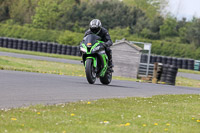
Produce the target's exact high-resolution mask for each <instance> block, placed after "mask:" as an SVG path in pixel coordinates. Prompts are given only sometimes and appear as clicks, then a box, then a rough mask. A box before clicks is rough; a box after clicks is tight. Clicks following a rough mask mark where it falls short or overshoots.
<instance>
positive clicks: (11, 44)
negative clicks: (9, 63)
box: [8, 38, 13, 48]
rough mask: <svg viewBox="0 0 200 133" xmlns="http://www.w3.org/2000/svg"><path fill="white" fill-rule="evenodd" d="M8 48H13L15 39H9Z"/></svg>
mask: <svg viewBox="0 0 200 133" xmlns="http://www.w3.org/2000/svg"><path fill="white" fill-rule="evenodd" d="M8 48H13V39H12V38H8Z"/></svg>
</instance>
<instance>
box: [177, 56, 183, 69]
mask: <svg viewBox="0 0 200 133" xmlns="http://www.w3.org/2000/svg"><path fill="white" fill-rule="evenodd" d="M182 62H183V60H182V59H181V58H178V59H177V67H178V68H182Z"/></svg>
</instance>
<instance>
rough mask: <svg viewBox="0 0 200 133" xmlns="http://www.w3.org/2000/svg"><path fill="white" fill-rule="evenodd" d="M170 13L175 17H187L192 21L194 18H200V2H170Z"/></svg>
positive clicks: (196, 0)
mask: <svg viewBox="0 0 200 133" xmlns="http://www.w3.org/2000/svg"><path fill="white" fill-rule="evenodd" d="M168 11H170V12H171V13H172V14H173V15H174V16H175V17H177V18H178V19H181V18H183V17H186V18H187V20H191V19H192V18H193V16H195V17H199V18H200V0H169V8H168Z"/></svg>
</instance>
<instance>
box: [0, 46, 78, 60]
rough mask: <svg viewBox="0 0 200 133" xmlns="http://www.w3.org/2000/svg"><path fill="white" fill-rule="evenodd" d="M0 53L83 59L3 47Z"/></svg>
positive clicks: (0, 48) (74, 58)
mask: <svg viewBox="0 0 200 133" xmlns="http://www.w3.org/2000/svg"><path fill="white" fill-rule="evenodd" d="M0 51H1V52H10V53H18V54H28V55H37V56H46V57H54V58H62V59H71V60H81V57H78V56H71V55H60V54H49V53H42V52H33V51H26V50H17V49H9V48H2V47H0Z"/></svg>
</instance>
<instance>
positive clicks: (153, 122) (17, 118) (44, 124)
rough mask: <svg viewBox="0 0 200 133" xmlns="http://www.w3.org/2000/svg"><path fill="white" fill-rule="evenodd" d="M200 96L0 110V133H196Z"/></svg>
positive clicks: (135, 98)
mask: <svg viewBox="0 0 200 133" xmlns="http://www.w3.org/2000/svg"><path fill="white" fill-rule="evenodd" d="M199 103H200V95H163V96H153V97H149V98H138V97H132V98H120V99H117V98H116V99H100V100H96V101H80V102H75V103H67V104H59V105H51V106H44V105H36V106H30V107H23V108H17V109H10V110H9V109H5V110H1V111H0V119H1V121H0V125H1V126H0V132H11V133H13V132H15V133H19V132H20V133H21V132H34V133H41V132H42V133H44V132H49V133H55V132H57V133H71V132H73V133H80V132H82V133H94V132H98V133H105V132H107V133H111V132H115V133H133V132H134V133H199V131H200V111H199V110H200V106H199Z"/></svg>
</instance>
